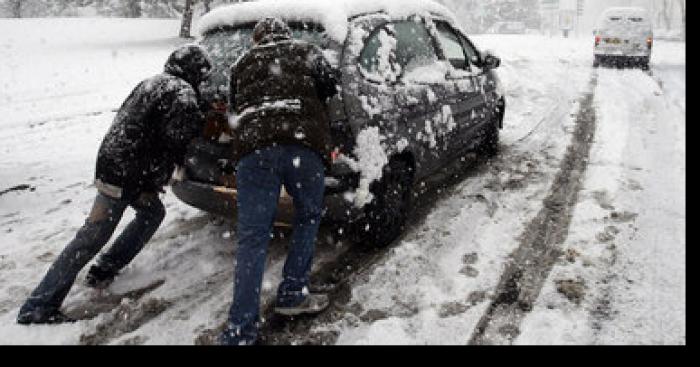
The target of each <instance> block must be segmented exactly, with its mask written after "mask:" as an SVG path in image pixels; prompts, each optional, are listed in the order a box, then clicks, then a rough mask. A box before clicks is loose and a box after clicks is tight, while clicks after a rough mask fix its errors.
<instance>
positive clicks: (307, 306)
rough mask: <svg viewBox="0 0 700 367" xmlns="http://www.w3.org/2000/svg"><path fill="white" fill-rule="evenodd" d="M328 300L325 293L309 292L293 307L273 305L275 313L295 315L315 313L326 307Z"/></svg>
mask: <svg viewBox="0 0 700 367" xmlns="http://www.w3.org/2000/svg"><path fill="white" fill-rule="evenodd" d="M329 305H330V301H329V300H328V295H325V294H309V295H308V296H306V298H305V299H304V300H303V301H302V302H301V303H300V304H299V305H298V306H294V307H279V306H277V307H275V313H278V314H280V315H284V316H297V315H302V314H317V313H320V312H322V311H323V310H325V309H326V308H328V306H329Z"/></svg>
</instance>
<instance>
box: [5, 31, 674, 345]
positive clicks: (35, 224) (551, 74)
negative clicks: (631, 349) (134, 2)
mask: <svg viewBox="0 0 700 367" xmlns="http://www.w3.org/2000/svg"><path fill="white" fill-rule="evenodd" d="M86 29H89V30H91V31H90V32H86V31H85V30H86ZM176 29H177V22H175V21H153V20H129V21H125V20H104V19H100V20H95V19H70V20H63V19H58V20H29V21H27V20H23V21H14V20H0V35H2V36H0V60H3V61H2V63H0V75H2V79H1V80H0V85H1V86H2V90H1V91H0V192H1V193H2V194H0V344H36V343H39V344H80V343H99V344H106V343H112V344H122V343H135V344H193V343H195V341H196V340H197V339H198V338H201V336H202V335H203V334H206V332H207V330H209V329H214V328H216V327H217V326H218V325H220V324H221V323H222V322H223V321H224V320H225V318H226V311H227V307H228V305H229V304H230V301H231V294H232V281H231V272H232V270H233V262H234V254H235V239H236V234H235V233H234V231H233V229H232V228H233V224H232V223H231V222H230V221H226V220H220V219H217V218H213V217H211V216H209V215H207V214H203V213H201V212H199V211H197V210H195V209H193V208H190V207H188V206H186V205H185V204H183V203H181V202H179V201H178V200H177V199H176V198H174V196H173V195H172V194H170V193H168V194H167V195H165V197H164V200H165V203H166V206H167V208H168V217H167V218H166V222H165V223H164V225H163V227H162V228H161V229H160V230H159V231H158V233H157V234H156V235H155V238H154V240H153V241H152V242H151V243H150V244H149V245H148V246H147V247H146V248H145V249H144V251H143V252H142V253H141V254H140V255H139V256H138V257H137V258H136V259H135V261H134V262H133V263H132V264H131V265H130V266H129V267H128V268H127V269H126V270H125V272H124V273H123V274H122V275H121V276H120V277H119V278H118V279H117V281H116V282H115V283H114V285H113V286H112V287H111V288H110V289H109V292H110V293H114V294H120V293H125V292H128V291H132V290H134V289H138V288H140V287H143V286H147V285H150V284H152V283H153V282H154V281H157V280H162V281H163V282H162V285H160V286H158V287H157V288H156V289H154V290H151V291H150V292H147V293H146V294H139V295H136V296H134V297H132V298H131V299H128V298H127V299H124V300H123V301H122V303H121V304H120V305H119V306H118V307H116V308H114V310H112V311H108V312H105V313H102V314H100V315H98V316H97V317H95V318H93V319H91V320H86V321H81V322H78V323H76V324H73V325H61V326H30V327H25V326H19V325H16V324H15V323H14V319H15V317H16V313H17V309H18V307H19V305H20V304H21V303H22V302H23V300H24V299H25V297H26V296H27V295H28V294H29V292H30V291H31V290H32V288H33V287H34V286H35V285H36V283H37V282H38V281H39V280H40V278H41V276H43V274H44V272H45V271H46V269H47V268H48V266H49V265H50V263H51V262H52V261H53V259H54V258H55V256H56V255H57V254H58V253H59V252H60V251H61V250H62V248H63V247H64V246H65V244H66V243H67V242H68V241H69V240H70V239H71V238H72V237H73V236H74V234H75V231H76V230H77V228H79V227H80V225H81V224H82V221H83V220H84V219H85V214H86V213H87V211H88V210H89V205H90V204H91V201H92V199H93V196H94V188H92V187H91V181H92V177H93V174H94V171H93V169H94V160H95V155H96V152H97V147H98V145H99V142H100V140H101V138H102V136H103V134H104V133H105V132H106V130H107V128H108V127H109V124H110V123H111V119H112V118H113V116H114V113H113V110H114V109H116V108H117V107H118V106H119V103H120V102H121V100H122V99H123V98H124V97H125V96H126V95H127V94H128V92H129V90H130V89H131V88H132V87H133V86H134V85H135V84H136V83H137V82H138V81H140V80H141V79H143V78H145V77H147V76H150V75H152V74H155V73H157V72H159V71H160V70H161V68H162V64H163V63H164V61H165V57H166V56H167V55H168V54H169V52H170V51H171V50H172V49H173V48H174V47H175V46H176V45H177V44H179V43H181V41H178V40H177V39H174V38H173V37H172V35H174V34H176V33H177V31H176ZM144 35H147V36H144ZM475 42H476V43H477V45H478V46H480V47H482V48H485V49H492V50H494V52H495V53H496V54H497V55H499V56H501V57H502V59H503V65H502V67H501V68H500V69H499V70H500V72H499V75H500V77H501V79H502V81H503V83H504V85H505V87H506V90H507V98H508V109H507V117H506V121H505V130H504V131H503V135H502V141H503V143H502V145H503V151H502V153H501V154H500V155H499V156H498V157H497V158H495V159H493V160H491V161H488V162H479V163H477V164H476V165H471V166H469V167H468V168H466V170H465V173H464V175H463V176H460V178H459V180H457V182H453V183H451V184H450V185H447V186H446V187H441V188H436V189H434V190H433V191H432V192H431V193H427V194H426V195H431V196H430V198H435V200H436V202H435V203H431V204H430V205H424V206H423V207H422V208H419V209H418V210H416V214H415V216H414V218H413V220H412V224H413V225H412V226H411V228H410V229H409V230H408V231H407V232H406V233H405V234H404V236H403V237H402V238H401V240H399V241H397V243H396V244H395V245H393V246H392V248H391V249H389V250H388V251H386V252H383V253H382V254H381V255H380V256H378V258H377V257H368V259H370V258H371V259H372V262H371V263H368V264H363V266H362V267H361V269H353V270H352V271H350V276H349V279H348V280H347V284H348V287H349V291H348V294H347V295H346V296H345V297H343V299H342V300H340V299H339V300H337V301H336V302H335V304H334V306H333V308H332V310H331V311H329V312H328V313H326V314H324V315H322V316H320V317H319V318H317V319H315V320H310V321H307V322H306V324H305V325H304V328H303V332H302V333H299V334H295V335H291V336H290V340H287V341H288V342H293V343H304V342H309V341H313V342H316V343H318V342H323V343H338V344H458V345H460V344H467V343H468V342H469V341H470V339H471V338H472V335H473V333H474V330H475V327H476V326H477V324H478V323H479V322H480V320H481V319H482V317H483V315H484V313H485V312H486V311H487V310H488V308H489V306H490V304H491V303H492V301H493V298H494V296H495V294H496V293H495V292H496V290H497V286H498V284H499V280H500V278H501V276H502V274H503V272H504V270H505V269H506V268H507V266H508V263H509V262H510V261H511V259H510V255H511V253H513V251H515V250H516V249H517V248H518V247H519V246H520V245H521V242H522V237H523V234H524V232H525V231H526V228H527V226H528V224H529V223H530V222H531V221H532V220H533V219H534V218H535V217H536V216H537V214H538V213H539V212H540V211H541V210H542V207H543V200H544V199H545V198H547V197H548V195H549V194H550V190H551V187H552V185H553V182H554V179H555V177H556V176H557V174H558V173H559V172H560V164H561V161H562V159H563V158H564V156H565V154H566V151H567V148H568V147H569V146H570V144H571V143H572V140H573V133H574V131H575V128H576V115H577V114H578V112H579V105H580V101H581V100H582V97H583V95H584V94H586V93H593V95H594V99H593V106H594V108H595V115H596V129H595V139H594V141H593V144H592V146H591V151H590V161H589V164H588V166H587V170H586V172H585V176H584V177H582V178H581V190H580V192H578V203H577V204H576V205H575V206H574V207H573V216H572V218H571V221H570V226H569V228H568V236H567V237H566V241H564V242H563V243H561V244H560V246H559V247H560V249H561V251H562V254H561V257H560V258H559V259H558V261H557V262H556V263H555V264H554V265H553V268H552V271H551V273H550V274H549V275H548V276H546V274H545V276H546V280H545V281H544V284H543V286H542V292H541V293H540V294H539V297H537V299H536V301H535V302H534V305H533V308H532V310H531V311H530V312H528V313H527V314H525V315H524V317H523V319H522V320H521V322H520V323H519V325H517V326H518V327H517V328H506V329H504V330H503V332H504V333H505V334H507V335H508V336H509V338H508V340H509V342H513V343H516V344H533V343H534V344H538V343H542V344H561V343H570V344H595V343H600V344H627V343H631V344H651V343H654V344H656V343H663V344H684V343H685V334H686V332H685V312H686V310H685V300H686V298H685V297H686V296H685V271H686V265H685V246H686V238H685V136H686V135H685V134H686V132H685V44H681V43H665V42H658V43H657V45H656V51H655V55H654V59H653V61H652V64H653V65H652V72H653V77H651V76H649V75H647V74H645V73H643V72H641V71H638V70H599V71H598V73H597V84H595V86H594V87H591V84H590V82H591V80H592V78H593V76H594V74H595V72H594V70H593V69H592V68H591V64H592V58H593V56H592V52H591V41H590V40H588V39H568V40H567V39H558V38H547V37H538V36H497V35H489V36H478V37H475ZM128 219H130V216H129V215H127V217H125V220H124V221H123V222H122V223H123V224H122V226H123V225H125V224H126V223H127V222H128ZM284 235H285V233H284V232H282V233H280V235H279V236H278V238H276V239H275V241H274V243H273V245H272V247H271V253H270V257H269V262H268V271H267V272H266V277H265V282H264V285H265V286H264V291H263V298H264V303H267V302H269V301H270V299H271V295H272V294H273V293H274V289H275V287H276V284H277V282H278V281H279V277H280V273H281V267H282V265H283V261H284V252H285V247H284V244H285V242H286V240H285V239H284V238H282V237H284ZM318 250H319V255H318V259H319V261H318V264H317V265H316V269H321V268H323V264H327V263H334V262H336V261H337V260H338V258H339V257H342V256H343V255H344V254H348V253H352V251H350V252H347V251H348V248H347V245H344V244H334V243H331V242H330V241H328V239H327V238H326V236H322V237H321V238H320V240H319V245H318ZM82 277H83V275H82V274H81V276H79V280H78V282H77V283H76V285H75V287H74V288H73V290H72V292H71V293H70V295H69V296H68V298H67V301H66V304H65V306H66V308H68V309H71V308H75V307H80V306H81V305H84V304H86V303H89V302H91V301H92V300H94V299H95V297H96V295H95V294H94V293H93V291H91V290H89V289H87V288H86V287H84V286H83V285H82V284H81V281H82ZM158 284H160V283H158ZM567 296H568V297H569V298H567ZM98 299H99V298H98Z"/></svg>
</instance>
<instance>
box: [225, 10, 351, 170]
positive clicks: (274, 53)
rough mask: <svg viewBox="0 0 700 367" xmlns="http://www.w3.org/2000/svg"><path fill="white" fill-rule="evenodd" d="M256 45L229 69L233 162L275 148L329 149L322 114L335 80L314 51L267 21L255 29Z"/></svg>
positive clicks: (327, 128) (324, 155)
mask: <svg viewBox="0 0 700 367" xmlns="http://www.w3.org/2000/svg"><path fill="white" fill-rule="evenodd" d="M254 34H255V38H256V41H257V44H256V45H255V46H254V47H253V48H252V49H251V50H250V51H248V53H246V54H244V55H243V56H242V57H241V58H240V59H239V60H238V61H236V63H235V64H234V65H233V66H232V67H231V83H230V91H229V93H230V94H229V95H230V100H229V105H230V106H231V107H232V108H233V110H234V111H233V112H234V117H233V119H232V125H233V126H232V127H233V133H234V141H233V149H234V154H233V158H234V161H238V160H240V158H242V157H243V156H245V155H247V154H249V153H252V152H253V151H255V150H257V149H261V148H264V147H268V146H273V145H275V144H297V145H303V146H306V147H308V148H310V149H312V150H314V151H316V152H317V153H319V154H320V155H321V156H322V158H323V160H324V162H325V163H326V165H327V166H328V165H329V164H330V153H331V151H332V150H333V147H332V145H331V144H332V142H331V137H330V122H329V117H328V113H327V111H326V103H327V101H328V99H329V98H331V97H333V96H334V95H335V94H336V93H337V89H336V86H337V84H338V77H337V75H336V74H335V72H334V70H333V69H332V67H331V66H330V64H329V63H328V61H327V60H326V59H325V57H324V56H323V54H322V53H321V51H320V49H319V48H317V47H316V46H314V45H312V44H310V43H307V42H304V41H297V40H292V39H291V35H290V34H291V33H290V31H289V29H288V28H287V27H286V25H284V23H281V22H280V21H278V20H274V19H268V20H266V21H263V22H261V23H260V24H258V26H256V29H255V31H254Z"/></svg>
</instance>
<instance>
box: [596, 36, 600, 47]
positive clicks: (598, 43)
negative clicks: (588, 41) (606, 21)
mask: <svg viewBox="0 0 700 367" xmlns="http://www.w3.org/2000/svg"><path fill="white" fill-rule="evenodd" d="M595 45H596V46H598V45H600V36H595Z"/></svg>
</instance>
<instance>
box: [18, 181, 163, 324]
mask: <svg viewBox="0 0 700 367" xmlns="http://www.w3.org/2000/svg"><path fill="white" fill-rule="evenodd" d="M128 206H131V207H133V208H134V209H135V210H136V218H134V220H133V221H132V222H131V223H129V225H128V226H127V227H126V229H124V232H122V234H121V235H120V236H119V237H118V238H117V239H116V240H115V241H114V244H112V246H111V248H110V249H109V250H108V251H107V252H106V253H104V254H103V255H102V256H101V257H100V258H99V259H98V261H97V265H98V266H99V267H100V268H101V269H102V270H104V271H105V272H107V273H110V272H111V273H113V274H115V275H116V274H117V273H118V272H119V271H120V270H121V269H122V268H124V267H125V266H126V265H128V264H129V263H130V262H131V260H133V259H134V257H135V256H136V255H137V254H138V253H139V252H140V251H141V249H143V246H144V245H145V244H146V242H148V241H149V240H150V239H151V237H152V236H153V234H154V233H155V231H156V230H157V229H158V227H159V226H160V224H161V222H162V221H163V218H164V217H165V207H164V206H163V204H162V203H161V201H160V199H159V198H158V195H157V194H142V195H141V196H140V197H139V198H138V199H137V200H135V201H134V202H126V201H123V200H119V199H114V198H112V197H109V196H106V195H104V194H102V193H98V194H97V198H95V202H94V204H93V207H92V210H91V212H90V216H89V217H88V219H87V220H86V221H85V225H83V227H82V228H81V229H80V230H79V231H78V233H77V234H76V236H75V238H74V239H73V241H71V242H70V243H69V244H68V246H66V248H65V249H63V252H61V254H60V255H59V256H58V258H57V259H56V260H55V261H54V263H53V265H51V267H50V268H49V270H48V272H47V273H46V275H45V276H44V278H43V280H42V281H41V282H40V283H39V285H38V286H37V288H36V289H35V290H34V291H33V292H32V294H31V295H30V296H29V298H28V299H27V301H26V302H25V303H24V305H23V306H22V308H21V310H20V315H22V314H27V313H33V314H34V315H35V318H37V319H41V318H42V316H44V315H48V314H50V313H52V312H54V311H56V310H58V309H59V308H60V307H61V304H62V303H63V300H64V299H65V298H66V296H67V295H68V292H69V291H70V289H71V287H72V286H73V283H74V282H75V278H76V277H77V276H78V273H79V272H80V270H82V269H83V268H84V267H85V265H86V264H87V263H88V262H89V261H90V260H92V258H94V257H95V255H97V253H98V252H99V251H100V250H101V249H102V247H104V245H105V244H106V243H107V241H109V239H110V238H111V237H112V234H113V233H114V230H115V229H116V227H117V224H119V221H120V220H121V218H122V216H123V215H124V210H126V208H127V207H128Z"/></svg>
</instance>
